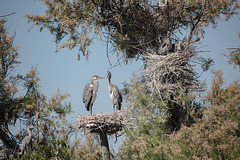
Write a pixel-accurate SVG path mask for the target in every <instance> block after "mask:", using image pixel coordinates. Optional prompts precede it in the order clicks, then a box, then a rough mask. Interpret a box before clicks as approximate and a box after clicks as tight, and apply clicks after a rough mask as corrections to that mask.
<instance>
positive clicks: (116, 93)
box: [113, 85, 122, 103]
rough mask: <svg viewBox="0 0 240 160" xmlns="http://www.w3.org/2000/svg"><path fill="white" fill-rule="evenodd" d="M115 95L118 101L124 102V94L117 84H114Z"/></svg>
mask: <svg viewBox="0 0 240 160" xmlns="http://www.w3.org/2000/svg"><path fill="white" fill-rule="evenodd" d="M113 97H115V98H116V99H117V101H118V102H120V103H121V102H122V95H121V93H120V91H119V89H118V87H117V86H116V85H113Z"/></svg>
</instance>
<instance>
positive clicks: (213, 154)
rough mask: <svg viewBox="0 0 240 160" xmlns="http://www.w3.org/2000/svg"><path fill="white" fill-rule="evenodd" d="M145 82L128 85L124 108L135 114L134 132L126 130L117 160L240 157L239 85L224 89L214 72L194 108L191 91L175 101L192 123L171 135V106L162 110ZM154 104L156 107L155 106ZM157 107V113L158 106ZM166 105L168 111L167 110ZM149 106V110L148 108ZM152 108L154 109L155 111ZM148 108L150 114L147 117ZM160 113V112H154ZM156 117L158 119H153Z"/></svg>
mask: <svg viewBox="0 0 240 160" xmlns="http://www.w3.org/2000/svg"><path fill="white" fill-rule="evenodd" d="M144 82H145V81H144V80H143V81H141V79H140V80H139V79H138V80H136V79H133V80H132V83H131V85H128V87H129V88H128V89H127V91H128V94H127V96H128V98H127V100H128V109H129V110H130V112H131V113H134V115H133V116H134V117H135V118H134V123H135V124H136V125H137V128H135V129H133V130H126V139H125V141H124V144H123V145H122V146H121V147H120V151H119V154H118V156H119V157H120V158H121V159H159V158H160V159H237V158H239V157H240V154H239V150H240V144H239V141H240V117H239V113H240V108H239V102H240V84H239V83H238V82H233V83H231V84H229V85H228V86H224V80H223V77H222V72H221V71H218V72H215V78H213V80H212V87H211V89H210V90H209V91H208V92H207V95H206V96H205V97H203V98H202V100H201V101H202V102H204V104H205V106H204V108H203V106H202V105H203V103H200V104H201V105H196V107H200V108H201V109H200V110H198V112H196V108H195V107H193V106H192V105H193V102H194V101H193V100H194V99H195V98H196V97H195V96H194V95H193V94H192V93H185V94H179V98H178V99H179V100H178V102H181V106H182V108H188V109H189V110H188V111H189V112H188V114H187V115H188V117H189V121H190V122H191V123H190V124H191V125H187V123H183V124H182V125H181V128H180V130H178V131H176V132H169V131H170V128H169V127H170V125H169V122H168V120H169V119H171V116H172V115H171V114H170V113H171V112H169V111H168V110H169V109H171V103H169V104H167V106H165V105H164V104H163V103H162V102H161V101H159V100H157V99H156V98H155V99H153V98H152V97H151V96H150V93H149V91H148V90H147V87H146V86H145V85H144ZM156 106H157V107H156ZM155 107H156V108H158V109H160V110H159V111H160V112H159V113H158V112H157V110H156V108H155ZM165 107H168V108H165ZM150 108H152V109H150ZM153 108H154V109H153ZM149 110H151V112H150V114H149ZM157 113H158V114H157ZM154 115H156V117H154Z"/></svg>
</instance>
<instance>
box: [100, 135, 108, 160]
mask: <svg viewBox="0 0 240 160" xmlns="http://www.w3.org/2000/svg"><path fill="white" fill-rule="evenodd" d="M100 141H101V148H102V156H103V160H110V152H109V145H108V138H107V134H106V133H105V132H101V133H100Z"/></svg>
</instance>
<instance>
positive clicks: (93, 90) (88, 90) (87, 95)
mask: <svg viewBox="0 0 240 160" xmlns="http://www.w3.org/2000/svg"><path fill="white" fill-rule="evenodd" d="M98 79H104V77H99V76H97V75H93V76H92V77H91V83H88V84H87V85H86V86H85V88H84V90H83V103H85V107H86V109H87V111H90V113H91V115H92V106H93V103H94V102H95V100H96V97H97V91H98Z"/></svg>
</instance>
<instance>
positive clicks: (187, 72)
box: [146, 49, 197, 96]
mask: <svg viewBox="0 0 240 160" xmlns="http://www.w3.org/2000/svg"><path fill="white" fill-rule="evenodd" d="M192 56H194V53H192V51H191V50H190V49H187V50H185V51H183V52H174V53H168V54H167V55H157V54H149V55H147V56H146V59H147V61H148V67H147V69H146V74H147V75H148V77H149V84H148V85H149V87H150V89H151V90H152V91H153V92H154V93H156V94H157V95H160V96H162V93H168V94H171V95H175V94H176V93H178V92H179V91H180V90H181V89H183V90H188V89H189V88H190V87H191V86H193V85H194V84H196V81H197V80H196V72H195V71H194V70H193V68H192V67H191V65H190V59H191V57H192Z"/></svg>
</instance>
